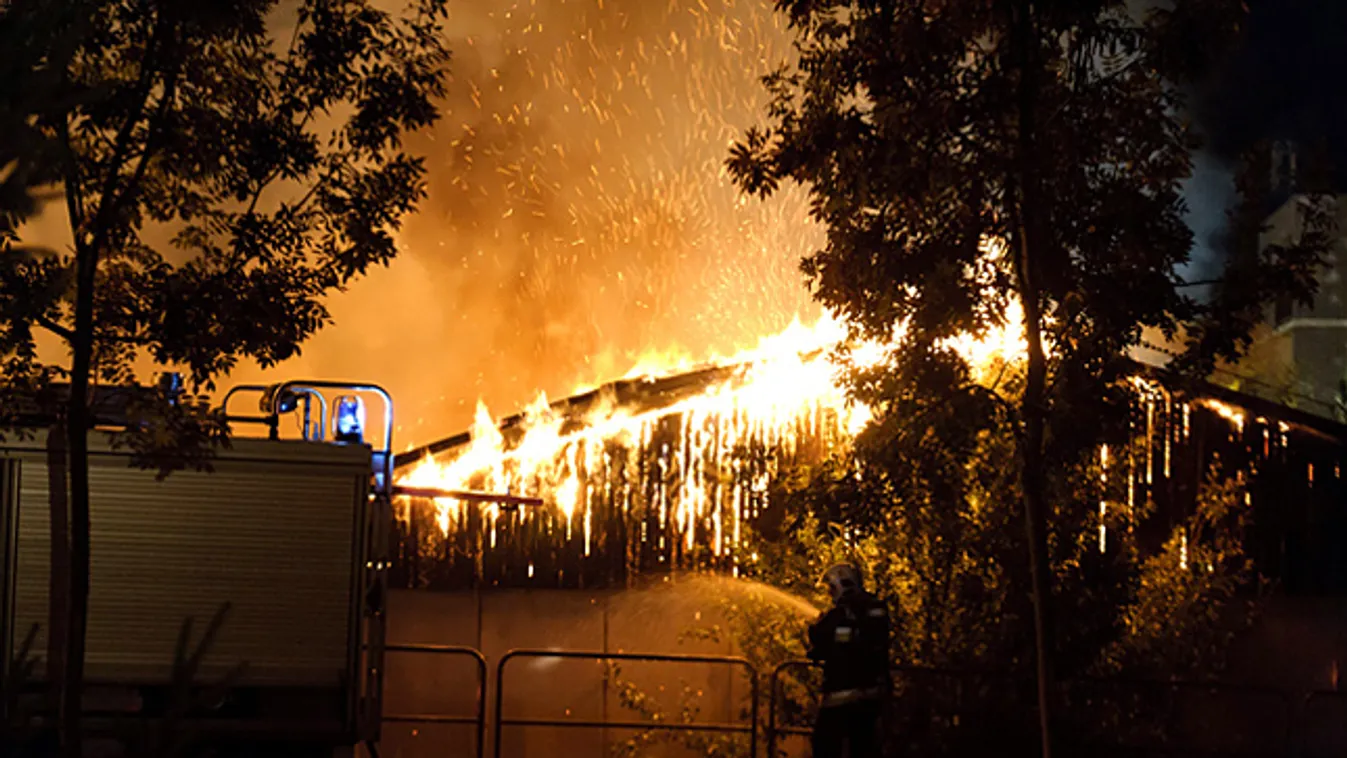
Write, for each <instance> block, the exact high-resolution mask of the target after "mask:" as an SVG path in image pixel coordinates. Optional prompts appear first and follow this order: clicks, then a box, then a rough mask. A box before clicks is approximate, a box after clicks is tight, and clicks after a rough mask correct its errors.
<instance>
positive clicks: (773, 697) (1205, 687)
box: [767, 658, 1347, 758]
mask: <svg viewBox="0 0 1347 758" xmlns="http://www.w3.org/2000/svg"><path fill="white" fill-rule="evenodd" d="M819 665H820V664H819V663H817V662H815V661H811V660H806V659H803V658H796V659H791V660H787V661H783V662H781V663H780V664H778V665H777V666H776V667H775V668H774V669H772V674H771V678H770V680H769V683H768V701H767V755H768V756H769V758H770V756H773V755H775V751H776V744H777V738H778V736H780V735H809V734H811V733H812V732H813V729H812V728H810V727H801V726H780V725H778V724H777V710H778V708H777V706H778V702H779V698H780V695H781V687H780V685H781V675H782V674H783V673H784V672H786V671H789V670H791V669H795V668H816V667H818V666H819ZM890 670H891V671H892V672H893V673H895V674H938V675H945V676H970V677H971V676H983V677H997V678H999V679H1006V680H1011V679H1015V678H1017V677H1015V676H1014V675H1012V674H1011V673H1010V672H1006V671H990V670H977V669H953V668H938V667H933V666H911V665H901V666H893V667H892V668H891V669H890ZM1024 679H1025V680H1026V681H1027V680H1028V677H1027V676H1026V677H1024ZM1058 684H1059V685H1062V686H1066V687H1069V686H1071V685H1073V684H1108V685H1123V686H1130V687H1136V688H1142V687H1152V688H1170V689H1175V690H1190V691H1192V690H1197V691H1205V692H1211V693H1216V692H1232V693H1240V694H1249V695H1259V696H1262V697H1271V698H1276V699H1277V700H1278V701H1279V702H1280V703H1281V705H1282V706H1283V718H1284V723H1283V729H1282V738H1283V740H1284V742H1285V748H1286V749H1287V750H1288V751H1289V750H1290V748H1291V746H1292V742H1293V740H1294V735H1295V733H1296V731H1297V729H1296V727H1297V726H1298V725H1297V724H1296V723H1295V718H1294V717H1293V714H1292V711H1291V704H1290V702H1289V700H1288V698H1287V693H1286V692H1284V691H1282V690H1278V689H1275V688H1272V687H1257V686H1249V685H1240V684H1232V683H1229V682H1202V681H1185V680H1162V679H1140V678H1133V677H1098V676H1086V677H1073V678H1072V679H1068V680H1063V681H1061V682H1058ZM1317 696H1324V697H1333V696H1340V697H1344V698H1347V692H1345V693H1338V692H1331V691H1323V692H1313V693H1310V694H1309V695H1308V696H1307V697H1306V699H1305V701H1306V703H1307V704H1308V703H1310V702H1312V701H1314V700H1315V699H1316V698H1317Z"/></svg>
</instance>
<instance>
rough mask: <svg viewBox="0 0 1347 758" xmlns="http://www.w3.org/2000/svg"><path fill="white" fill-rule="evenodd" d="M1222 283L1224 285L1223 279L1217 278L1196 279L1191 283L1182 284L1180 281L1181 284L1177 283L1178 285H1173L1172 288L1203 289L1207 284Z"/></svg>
mask: <svg viewBox="0 0 1347 758" xmlns="http://www.w3.org/2000/svg"><path fill="white" fill-rule="evenodd" d="M1224 283H1225V277H1218V278H1216V279H1196V280H1194V281H1191V282H1182V281H1181V282H1179V283H1178V284H1175V285H1174V286H1175V287H1205V286H1206V285H1208V284H1224Z"/></svg>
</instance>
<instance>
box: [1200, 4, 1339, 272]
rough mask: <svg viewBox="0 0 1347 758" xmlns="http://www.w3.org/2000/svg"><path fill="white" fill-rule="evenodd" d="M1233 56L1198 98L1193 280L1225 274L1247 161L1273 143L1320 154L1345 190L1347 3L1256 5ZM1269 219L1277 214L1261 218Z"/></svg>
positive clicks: (1201, 91)
mask: <svg viewBox="0 0 1347 758" xmlns="http://www.w3.org/2000/svg"><path fill="white" fill-rule="evenodd" d="M1249 5H1250V10H1251V14H1250V16H1249V18H1248V19H1247V23H1246V25H1245V29H1246V32H1245V34H1244V36H1243V38H1242V39H1241V41H1240V45H1239V47H1238V49H1237V50H1236V51H1235V52H1234V54H1233V55H1232V56H1231V57H1230V58H1229V59H1228V60H1225V61H1223V62H1222V63H1221V65H1219V66H1218V67H1217V68H1216V69H1215V70H1214V71H1212V72H1211V76H1210V77H1209V78H1208V80H1207V81H1205V82H1203V83H1202V84H1201V85H1200V86H1199V87H1198V88H1197V90H1196V91H1195V92H1194V96H1193V98H1192V114H1193V118H1194V121H1195V125H1196V127H1197V129H1198V131H1199V132H1200V133H1201V134H1202V136H1203V138H1204V140H1205V145H1204V148H1203V150H1202V151H1201V152H1199V153H1198V154H1197V155H1195V156H1194V164H1195V165H1194V171H1193V176H1192V178H1191V179H1190V180H1189V181H1188V182H1187V183H1186V184H1185V186H1184V194H1185V196H1186V198H1187V200H1188V206H1189V217H1188V223H1189V226H1190V228H1192V230H1193V232H1194V237H1195V240H1194V242H1195V248H1194V256H1193V263H1192V265H1191V267H1190V272H1189V273H1190V274H1192V275H1193V276H1194V277H1195V278H1206V277H1209V276H1211V275H1213V274H1216V273H1218V271H1219V268H1220V266H1221V265H1223V263H1224V261H1225V259H1226V257H1227V256H1228V255H1229V253H1230V251H1229V250H1227V244H1228V241H1229V240H1228V228H1227V227H1228V216H1227V213H1228V212H1229V211H1230V210H1231V209H1232V208H1233V207H1234V206H1235V203H1236V202H1237V201H1238V197H1237V194H1236V192H1235V185H1234V179H1235V172H1236V171H1237V170H1238V161H1239V158H1240V157H1241V155H1242V154H1243V153H1244V152H1245V151H1247V150H1248V149H1250V148H1252V147H1254V146H1255V145H1256V144H1257V143H1259V142H1261V141H1266V140H1286V141H1290V142H1292V143H1295V144H1298V145H1299V146H1301V147H1302V148H1304V147H1309V146H1322V147H1324V148H1326V156H1324V157H1326V158H1327V159H1329V160H1331V161H1332V162H1333V164H1334V165H1333V166H1332V168H1333V169H1334V170H1335V174H1336V181H1337V185H1338V188H1339V189H1340V190H1341V189H1343V188H1347V101H1345V100H1344V98H1342V97H1341V94H1340V92H1339V90H1340V88H1341V86H1342V82H1343V81H1347V58H1344V57H1343V56H1342V55H1341V54H1340V53H1339V48H1340V45H1341V40H1342V39H1344V38H1347V3H1343V2H1341V0H1296V1H1295V2H1288V1H1287V0H1257V1H1255V2H1251V3H1249ZM1264 210H1266V211H1270V210H1272V209H1270V208H1269V209H1264Z"/></svg>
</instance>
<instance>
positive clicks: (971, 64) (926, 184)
mask: <svg viewBox="0 0 1347 758" xmlns="http://www.w3.org/2000/svg"><path fill="white" fill-rule="evenodd" d="M1136 6H1137V4H1134V3H1127V2H1123V1H1122V0H1089V1H1088V2H1076V1H1075V0H1071V1H1070V2H1066V1H1064V0H983V1H979V2H960V3H953V2H934V3H915V2H899V1H898V0H859V1H853V2H839V1H838V0H779V1H778V3H777V7H778V9H779V10H780V11H781V12H782V13H784V14H785V15H786V17H787V19H788V21H789V23H790V26H791V28H792V29H793V30H794V31H795V32H796V36H797V53H798V55H797V60H796V61H794V62H793V63H792V64H789V65H787V66H783V67H782V68H781V69H779V70H778V71H776V72H775V73H774V74H772V75H771V76H769V77H767V79H766V85H767V88H768V91H769V93H770V104H769V106H768V110H767V116H768V124H767V125H766V126H764V127H755V128H752V129H750V130H749V131H748V132H747V133H746V134H745V135H744V138H743V139H742V141H740V142H739V143H738V144H736V145H734V147H733V148H732V151H731V155H730V158H729V159H728V167H729V170H730V172H731V173H732V174H733V176H734V177H735V178H736V180H737V181H738V182H739V184H740V185H741V187H743V188H744V189H745V190H746V191H748V192H751V193H757V194H761V195H766V194H770V193H771V192H773V191H775V189H776V188H777V187H778V186H779V185H780V183H781V182H783V181H794V182H798V183H800V184H802V185H804V186H805V187H806V188H807V189H808V190H809V192H810V195H811V198H812V205H811V211H812V214H813V216H814V218H815V219H817V220H818V221H819V222H820V223H821V224H822V225H823V226H824V227H825V229H826V230H827V239H826V243H825V245H824V246H823V247H822V249H820V250H818V251H816V252H815V253H813V254H812V255H810V256H808V257H806V258H805V260H804V261H803V264H802V269H803V271H804V274H805V275H806V277H807V279H808V281H809V283H810V285H811V287H812V289H813V292H814V295H815V297H816V299H818V300H819V301H820V302H821V303H822V304H823V305H825V306H826V307H828V308H830V309H832V310H833V311H835V312H837V313H838V314H839V315H841V316H842V317H844V318H845V319H846V320H847V322H848V323H849V324H850V325H851V327H852V329H853V331H854V332H856V333H857V334H858V335H860V336H864V337H869V338H874V339H879V340H881V341H886V342H887V341H892V344H893V345H894V348H893V350H892V351H891V354H890V356H889V360H888V361H887V363H886V365H884V366H882V367H880V368H879V369H878V370H875V371H870V372H861V373H859V374H857V375H856V376H855V377H854V378H855V381H854V382H853V387H854V390H855V392H856V394H857V395H858V396H860V397H861V398H862V399H865V400H867V401H869V402H870V403H871V405H872V407H875V408H877V409H878V412H879V416H880V418H881V422H880V423H879V425H878V427H877V429H878V431H877V432H875V434H876V435H878V436H880V437H882V438H883V440H884V442H885V444H887V445H889V446H891V447H896V446H903V447H907V448H908V450H909V451H913V452H915V454H914V455H907V454H903V455H902V460H905V461H909V462H911V463H913V464H914V465H917V466H918V467H919V469H918V470H917V471H915V472H914V473H915V474H917V475H919V476H920V477H923V478H924V479H925V480H927V481H929V482H937V483H948V482H957V481H959V478H958V477H956V476H951V467H953V468H956V469H957V468H959V467H961V466H962V465H963V464H964V462H965V461H966V460H967V459H968V458H969V456H970V454H971V451H970V448H969V446H968V445H969V442H970V441H971V440H976V439H978V436H979V435H981V434H985V433H993V434H995V433H996V430H998V429H1003V428H1008V429H1011V430H1013V435H1014V439H1015V440H1016V445H1015V450H1014V456H1013V457H1012V458H1008V459H1006V460H1016V461H1017V462H1018V465H1017V466H1016V467H1015V470H1016V473H1017V477H1018V482H1019V489H1020V493H1021V495H1022V497H1023V514H1024V518H1025V521H1026V526H1027V528H1028V532H1029V535H1030V536H1029V538H1028V539H1027V540H1026V542H1025V545H1024V547H1025V549H1026V551H1027V553H1028V556H1029V561H1028V564H1029V577H1030V583H1031V585H1032V589H1033V592H1032V597H1033V599H1034V604H1033V606H1032V608H1031V609H1030V613H1032V615H1033V618H1034V624H1033V629H1034V632H1035V635H1036V640H1035V642H1036V646H1037V655H1036V658H1037V664H1038V667H1039V670H1038V674H1037V675H1038V679H1039V687H1038V691H1039V697H1040V702H1039V709H1038V710H1039V713H1040V715H1041V717H1042V719H1043V723H1042V733H1043V743H1044V744H1043V747H1044V755H1045V756H1048V755H1050V749H1049V748H1050V740H1049V734H1050V725H1049V714H1050V711H1051V708H1050V703H1049V702H1048V701H1047V700H1046V699H1045V698H1047V697H1048V695H1047V693H1048V692H1049V690H1050V689H1051V684H1050V682H1051V679H1052V672H1051V665H1050V664H1051V663H1052V660H1051V656H1050V655H1049V652H1050V650H1051V649H1052V648H1053V647H1054V645H1056V644H1057V643H1059V642H1060V640H1056V641H1054V640H1053V639H1052V635H1053V634H1054V631H1056V624H1055V622H1054V620H1053V619H1052V618H1051V615H1052V614H1051V610H1052V603H1051V602H1050V601H1051V597H1052V587H1053V584H1054V581H1053V580H1054V579H1056V580H1058V581H1061V580H1062V579H1063V577H1060V576H1053V573H1054V572H1053V569H1052V568H1051V566H1050V563H1051V555H1050V554H1051V553H1054V552H1055V548H1053V547H1052V546H1051V544H1050V542H1051V534H1050V532H1051V529H1052V522H1053V521H1054V520H1058V519H1063V518H1070V510H1071V509H1073V508H1076V507H1079V506H1078V504H1077V502H1076V501H1075V500H1073V492H1074V490H1073V483H1074V479H1075V477H1076V475H1077V469H1076V467H1077V466H1079V465H1080V463H1081V462H1082V461H1083V460H1085V459H1086V458H1087V457H1088V456H1089V455H1090V454H1091V452H1092V451H1093V450H1094V449H1096V448H1097V446H1098V445H1100V444H1101V443H1113V444H1115V445H1116V444H1119V443H1120V442H1122V440H1121V439H1120V434H1121V431H1120V422H1121V421H1122V420H1123V419H1124V418H1125V415H1126V402H1125V395H1126V392H1125V388H1126V383H1125V381H1124V380H1125V379H1126V378H1127V376H1128V375H1129V374H1130V373H1131V372H1132V370H1133V364H1132V362H1131V360H1130V357H1129V349H1130V348H1132V347H1134V346H1135V345H1137V343H1138V342H1139V341H1140V339H1141V335H1142V331H1143V330H1144V329H1148V328H1149V329H1153V330H1156V331H1158V332H1160V333H1162V334H1164V335H1165V336H1166V337H1168V338H1171V339H1174V340H1176V341H1178V342H1180V343H1181V344H1183V345H1184V348H1185V349H1184V351H1183V355H1182V356H1181V357H1180V358H1179V359H1177V360H1176V361H1175V362H1174V366H1173V367H1174V368H1176V369H1178V370H1180V371H1183V372H1186V373H1187V374H1188V375H1193V376H1201V375H1204V374H1205V373H1207V372H1208V371H1210V369H1211V367H1212V365H1213V364H1214V362H1215V361H1216V360H1217V359H1219V358H1222V357H1233V356H1234V355H1236V354H1237V353H1238V352H1239V351H1240V350H1241V349H1242V348H1243V347H1245V346H1246V345H1247V342H1248V331H1249V329H1250V328H1251V326H1252V324H1253V323H1254V322H1255V321H1256V320H1257V318H1258V317H1259V316H1260V315H1261V307H1262V304H1263V303H1265V302H1267V301H1268V300H1269V299H1270V297H1271V296H1272V295H1274V294H1281V295H1286V296H1290V297H1293V298H1297V299H1300V300H1305V299H1307V298H1308V297H1310V296H1311V295H1312V294H1313V292H1314V289H1315V274H1316V273H1317V271H1316V269H1317V266H1318V265H1319V264H1320V263H1321V260H1322V259H1321V254H1322V250H1323V247H1324V242H1325V235H1326V231H1327V229H1326V227H1325V226H1324V223H1323V222H1324V221H1325V220H1326V219H1325V214H1324V212H1323V208H1322V205H1323V203H1322V202H1320V201H1319V200H1318V199H1315V198H1311V199H1310V200H1309V201H1308V202H1306V203H1305V204H1304V210H1305V214H1306V219H1305V220H1306V224H1305V230H1306V233H1305V234H1304V235H1303V236H1302V238H1301V239H1299V240H1296V241H1294V242H1293V243H1291V244H1286V245H1269V246H1267V247H1265V248H1263V249H1261V250H1256V251H1253V253H1252V254H1250V255H1246V256H1239V257H1237V258H1235V259H1232V260H1231V261H1230V262H1229V265H1228V266H1227V267H1226V271H1225V274H1224V276H1223V277H1222V281H1221V284H1220V286H1218V287H1217V288H1216V295H1215V296H1214V297H1210V298H1206V299H1203V298H1201V297H1199V296H1198V294H1199V292H1198V289H1197V288H1196V287H1194V286H1193V284H1194V283H1193V282H1189V281H1186V280H1185V279H1184V278H1183V275H1182V273H1181V272H1182V271H1183V270H1184V267H1185V265H1186V264H1188V263H1189V262H1190V255H1191V249H1192V234H1191V232H1190V231H1189V229H1188V227H1187V226H1186V225H1185V222H1184V214H1185V210H1186V208H1185V204H1184V201H1183V197H1182V194H1181V182H1182V181H1183V180H1184V179H1186V178H1187V177H1188V176H1189V175H1190V173H1191V168H1192V161H1191V155H1192V151H1193V149H1194V148H1195V147H1196V145H1197V142H1196V139H1195V137H1194V134H1193V133H1192V131H1191V130H1190V129H1189V127H1188V124H1187V123H1186V122H1185V120H1184V115H1183V114H1184V107H1185V103H1184V98H1183V89H1182V88H1183V86H1184V85H1186V84H1187V83H1189V82H1190V81H1191V80H1192V79H1193V77H1194V76H1196V75H1198V74H1199V73H1200V72H1201V71H1202V70H1203V69H1204V67H1206V66H1208V65H1209V64H1210V61H1211V60H1213V58H1214V56H1216V55H1217V54H1218V52H1219V48H1221V47H1222V46H1223V45H1225V44H1227V43H1228V42H1229V41H1230V40H1232V39H1234V37H1235V35H1236V33H1237V31H1238V23H1239V21H1240V19H1241V17H1242V7H1241V5H1240V3H1238V2H1237V1H1236V0H1192V1H1190V2H1182V1H1181V2H1176V3H1170V4H1166V5H1163V6H1162V5H1158V4H1156V5H1153V6H1151V7H1149V8H1146V9H1142V8H1138V7H1136ZM1016 307H1018V309H1020V311H1022V314H1023V330H1022V331H1023V335H1024V342H1025V347H1026V352H1027V361H1026V363H1025V371H1024V374H1023V377H1022V381H1018V382H1016V383H1014V384H1013V385H1008V386H1006V387H1003V388H994V390H993V391H992V392H988V391H987V390H988V388H987V387H986V385H985V384H982V383H979V382H977V381H974V380H973V378H972V376H971V370H970V366H969V365H968V363H967V362H966V361H965V359H964V358H963V357H961V355H960V354H959V353H958V352H957V351H956V350H955V349H954V346H953V344H952V343H953V341H954V340H956V339H957V338H959V337H961V336H963V335H972V336H975V337H978V336H982V335H986V334H988V333H991V332H992V331H993V330H996V329H999V328H1003V327H1005V326H1006V325H1007V323H1013V322H1012V321H1011V319H1010V318H1009V316H1010V314H1012V313H1014V312H1015V308H1016ZM996 405H999V406H1000V408H1001V409H1000V410H997V411H993V410H991V407H992V406H996ZM885 419H887V420H885ZM1082 419H1097V420H1098V421H1097V423H1081V420H1082ZM904 465H907V464H906V463H904ZM920 467H926V468H927V470H925V471H922V470H921V469H920ZM941 470H943V471H944V473H941V474H940V475H939V476H936V477H934V478H932V477H931V476H929V475H930V474H932V473H937V472H939V471H941ZM985 475H986V474H982V473H979V474H973V475H970V476H985ZM904 476H907V475H904ZM950 494H957V493H949V492H942V491H940V490H927V491H925V492H924V493H923V495H922V497H925V498H929V499H930V500H931V502H949V500H948V495H950ZM885 502H887V501H885ZM1007 571H1013V570H1012V569H1010V568H1009V567H1008V566H1007ZM1061 589H1062V591H1063V592H1068V591H1085V590H1087V589H1088V585H1080V586H1069V587H1062V588H1061ZM1066 665H1068V666H1069V665H1071V664H1070V662H1066Z"/></svg>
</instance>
